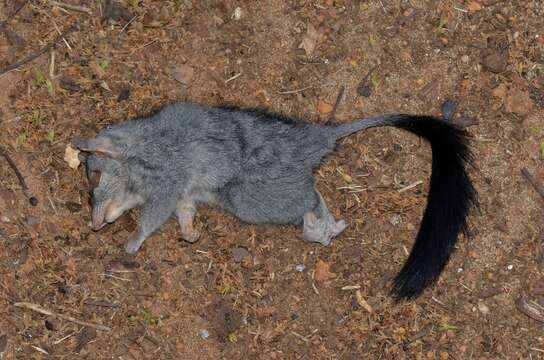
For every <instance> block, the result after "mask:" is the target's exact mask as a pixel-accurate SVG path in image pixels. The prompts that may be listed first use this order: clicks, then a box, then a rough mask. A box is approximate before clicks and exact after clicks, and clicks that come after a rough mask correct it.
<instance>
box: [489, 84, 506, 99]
mask: <svg viewBox="0 0 544 360" xmlns="http://www.w3.org/2000/svg"><path fill="white" fill-rule="evenodd" d="M491 95H493V96H494V97H496V98H500V99H503V100H504V98H505V97H506V84H505V83H501V84H500V85H499V86H497V87H496V88H494V89H493V91H492V92H491Z"/></svg>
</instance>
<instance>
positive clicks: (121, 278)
mask: <svg viewBox="0 0 544 360" xmlns="http://www.w3.org/2000/svg"><path fill="white" fill-rule="evenodd" d="M100 275H102V276H105V277H109V278H112V279H117V280H122V281H130V279H125V278H124V277H120V276H115V275H112V274H100Z"/></svg>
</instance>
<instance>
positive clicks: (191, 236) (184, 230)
mask: <svg viewBox="0 0 544 360" xmlns="http://www.w3.org/2000/svg"><path fill="white" fill-rule="evenodd" d="M176 214H177V217H178V222H179V226H180V227H181V237H182V238H183V239H184V240H186V241H188V242H190V243H194V242H196V241H197V240H198V238H199V237H200V231H198V230H196V229H195V228H194V225H193V221H194V218H195V214H196V209H195V207H194V205H192V204H187V203H181V202H180V203H178V205H177V209H176Z"/></svg>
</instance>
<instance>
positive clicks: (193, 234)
mask: <svg viewBox="0 0 544 360" xmlns="http://www.w3.org/2000/svg"><path fill="white" fill-rule="evenodd" d="M184 230H185V231H183V232H182V233H181V237H182V238H183V240H185V241H187V242H190V243H195V242H196V241H197V240H198V239H199V238H200V231H198V230H195V229H194V228H192V227H191V229H184Z"/></svg>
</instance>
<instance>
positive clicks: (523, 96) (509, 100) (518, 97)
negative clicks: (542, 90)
mask: <svg viewBox="0 0 544 360" xmlns="http://www.w3.org/2000/svg"><path fill="white" fill-rule="evenodd" d="M504 107H505V109H506V111H507V112H509V113H516V114H519V115H527V114H528V113H529V112H530V111H531V109H532V108H533V102H532V100H531V98H530V97H529V92H527V91H522V90H518V89H512V90H510V91H509V92H508V95H507V96H506V101H505V102H504Z"/></svg>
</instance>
